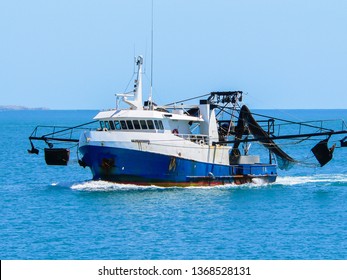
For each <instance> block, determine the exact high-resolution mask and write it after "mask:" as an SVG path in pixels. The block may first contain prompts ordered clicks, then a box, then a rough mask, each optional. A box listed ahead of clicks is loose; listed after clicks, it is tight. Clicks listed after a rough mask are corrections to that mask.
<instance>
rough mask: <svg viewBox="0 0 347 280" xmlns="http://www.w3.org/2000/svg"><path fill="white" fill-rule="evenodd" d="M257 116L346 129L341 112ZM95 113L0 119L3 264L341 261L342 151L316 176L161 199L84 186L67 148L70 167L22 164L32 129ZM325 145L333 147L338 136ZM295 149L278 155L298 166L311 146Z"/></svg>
mask: <svg viewBox="0 0 347 280" xmlns="http://www.w3.org/2000/svg"><path fill="white" fill-rule="evenodd" d="M259 112H260V113H262V114H265V113H268V114H275V115H276V114H277V115H278V116H280V117H284V118H285V117H286V116H289V117H290V118H292V119H293V120H311V119H336V118H344V119H347V110H289V111H286V112H282V111H277V110H259ZM96 113H97V111H55V110H49V111H7V112H5V111H4V112H0V124H1V129H0V139H1V150H0V159H1V160H0V170H1V175H0V176H1V184H0V201H1V206H0V240H1V242H0V258H1V259H24V260H27V259H35V260H36V259H45V260H46V259H78V260H93V259H122V260H133V259H136V260H147V259H154V260H157V259H165V260H168V259H173V260H174V259H186V260H189V259H209V260H215V259H241V260H243V259H247V260H249V259H255V260H258V259H265V260H268V259H275V260H276V259H284V260H291V259H299V260H302V259H310V260H315V259H326V260H330V259H333V260H335V259H347V238H346V237H347V148H337V149H335V153H334V158H333V160H332V161H331V162H330V163H328V165H326V166H324V167H322V168H320V167H316V166H308V165H299V166H295V167H293V168H292V169H291V170H289V171H281V170H280V171H279V177H278V179H277V181H276V183H273V184H265V183H262V182H256V183H254V184H247V185H243V186H235V185H227V186H217V187H210V188H203V187H195V188H169V189H168V188H161V187H157V186H147V187H143V186H133V185H122V184H116V183H110V182H103V181H92V180H91V173H90V171H89V170H88V169H87V168H86V169H84V168H82V167H80V166H79V165H78V163H77V155H76V149H73V148H72V150H71V160H70V162H69V165H68V166H47V165H46V164H45V161H44V158H43V151H40V154H39V155H29V154H28V152H27V149H30V143H29V140H28V137H29V135H30V134H31V132H32V131H33V129H34V128H35V126H36V125H38V124H41V125H60V126H72V125H77V124H80V123H86V122H89V121H90V120H91V119H92V118H93V116H94V115H95V114H96ZM283 129H285V128H283ZM282 132H285V131H282ZM333 138H334V137H333ZM333 138H332V139H331V140H330V142H329V145H332V144H333V143H334V141H335V142H336V143H337V147H339V142H338V140H339V139H341V138H343V136H341V135H340V136H335V138H334V139H333ZM299 144H301V143H287V144H286V145H287V146H285V145H284V146H283V149H284V150H286V149H289V150H290V151H291V153H290V155H291V156H293V157H298V158H301V159H305V158H306V155H307V154H309V152H310V149H311V148H312V147H313V146H314V145H315V144H316V142H314V141H313V142H310V143H309V144H308V146H303V147H301V146H300V145H299ZM38 146H40V145H38ZM67 146H73V144H71V145H67ZM299 146H300V148H299ZM293 147H294V148H293ZM41 148H43V146H42V145H41Z"/></svg>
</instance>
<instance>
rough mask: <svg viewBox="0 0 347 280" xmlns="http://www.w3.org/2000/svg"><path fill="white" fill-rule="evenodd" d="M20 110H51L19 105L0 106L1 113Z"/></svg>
mask: <svg viewBox="0 0 347 280" xmlns="http://www.w3.org/2000/svg"><path fill="white" fill-rule="evenodd" d="M20 110H50V109H49V108H46V107H37V108H29V107H25V106H18V105H0V111H20Z"/></svg>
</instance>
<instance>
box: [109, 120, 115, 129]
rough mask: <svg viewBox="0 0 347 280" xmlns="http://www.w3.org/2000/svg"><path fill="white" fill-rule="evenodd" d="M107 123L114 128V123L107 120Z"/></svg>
mask: <svg viewBox="0 0 347 280" xmlns="http://www.w3.org/2000/svg"><path fill="white" fill-rule="evenodd" d="M109 124H110V127H111V129H112V130H114V123H113V121H109Z"/></svg>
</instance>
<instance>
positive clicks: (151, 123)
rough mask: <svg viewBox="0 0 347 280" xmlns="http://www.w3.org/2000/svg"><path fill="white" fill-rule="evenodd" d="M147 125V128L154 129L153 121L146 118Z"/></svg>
mask: <svg viewBox="0 0 347 280" xmlns="http://www.w3.org/2000/svg"><path fill="white" fill-rule="evenodd" d="M147 125H148V128H149V129H154V124H153V121H152V120H148V121H147Z"/></svg>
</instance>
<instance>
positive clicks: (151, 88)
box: [148, 0, 154, 109]
mask: <svg viewBox="0 0 347 280" xmlns="http://www.w3.org/2000/svg"><path fill="white" fill-rule="evenodd" d="M153 1H154V0H152V13H151V19H152V22H151V86H150V90H149V98H148V99H149V106H150V109H153V103H152V90H153V33H154V32H153V29H154V28H153V17H154V13H153V6H154V4H153Z"/></svg>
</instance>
